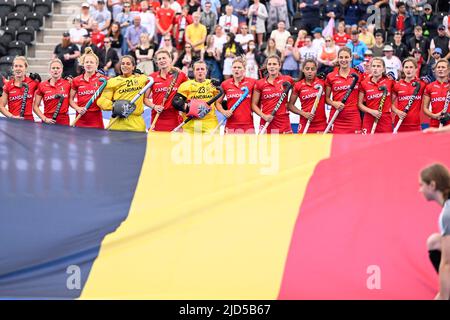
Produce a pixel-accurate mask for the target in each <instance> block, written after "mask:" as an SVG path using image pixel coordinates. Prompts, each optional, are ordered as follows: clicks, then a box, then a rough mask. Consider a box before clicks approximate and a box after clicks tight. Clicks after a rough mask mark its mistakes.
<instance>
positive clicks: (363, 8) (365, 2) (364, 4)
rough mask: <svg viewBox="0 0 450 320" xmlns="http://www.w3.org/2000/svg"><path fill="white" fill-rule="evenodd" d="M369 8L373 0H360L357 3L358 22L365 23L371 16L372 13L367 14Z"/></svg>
mask: <svg viewBox="0 0 450 320" xmlns="http://www.w3.org/2000/svg"><path fill="white" fill-rule="evenodd" d="M370 6H373V0H361V2H360V3H359V9H360V12H361V16H360V17H359V19H360V21H367V20H368V19H369V17H370V16H371V15H372V14H373V12H371V11H369V12H370V13H369V12H367V9H369V7H370Z"/></svg>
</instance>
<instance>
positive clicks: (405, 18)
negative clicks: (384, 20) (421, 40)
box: [390, 1, 414, 39]
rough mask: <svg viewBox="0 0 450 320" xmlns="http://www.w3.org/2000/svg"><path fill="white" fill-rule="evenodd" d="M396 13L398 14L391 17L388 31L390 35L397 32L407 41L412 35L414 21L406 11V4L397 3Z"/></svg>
mask: <svg viewBox="0 0 450 320" xmlns="http://www.w3.org/2000/svg"><path fill="white" fill-rule="evenodd" d="M397 11H398V13H394V14H393V15H392V16H391V23H390V31H391V33H395V32H397V31H399V32H401V33H402V35H403V36H404V37H405V38H406V39H407V38H409V37H411V36H412V34H413V29H414V19H413V18H412V17H411V15H410V14H409V12H407V11H406V4H405V3H404V2H402V1H400V2H397Z"/></svg>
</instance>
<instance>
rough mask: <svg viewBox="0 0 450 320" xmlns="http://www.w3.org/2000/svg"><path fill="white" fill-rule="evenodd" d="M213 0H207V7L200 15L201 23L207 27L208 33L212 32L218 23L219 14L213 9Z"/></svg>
mask: <svg viewBox="0 0 450 320" xmlns="http://www.w3.org/2000/svg"><path fill="white" fill-rule="evenodd" d="M211 8H212V3H211V1H209V0H208V1H206V2H205V8H204V9H203V11H202V14H201V16H200V23H201V24H202V25H204V26H205V27H206V31H207V32H208V34H212V33H213V31H214V27H215V26H216V23H217V15H216V14H215V13H214V11H212V10H211Z"/></svg>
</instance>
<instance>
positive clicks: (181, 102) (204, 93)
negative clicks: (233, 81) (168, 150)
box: [172, 61, 220, 133]
mask: <svg viewBox="0 0 450 320" xmlns="http://www.w3.org/2000/svg"><path fill="white" fill-rule="evenodd" d="M193 69H194V79H193V80H188V81H186V82H183V83H182V84H181V85H180V86H179V87H178V91H177V93H176V95H175V97H174V98H173V100H172V105H173V107H174V108H175V109H177V110H179V111H182V112H185V113H186V114H183V118H184V119H186V118H192V121H189V122H187V123H186V124H185V125H184V126H183V131H184V132H189V133H193V132H203V133H209V132H212V131H213V130H214V129H215V127H216V126H217V125H218V121H217V117H216V113H215V109H216V108H215V102H214V103H212V104H211V106H209V107H208V106H206V101H208V100H211V98H213V97H215V96H217V95H218V94H219V92H220V91H219V90H218V89H217V88H216V86H219V85H220V83H215V81H214V80H210V79H206V74H207V71H208V69H207V66H206V63H205V62H204V61H197V62H195V63H194V65H193Z"/></svg>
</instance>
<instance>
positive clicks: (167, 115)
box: [150, 71, 188, 131]
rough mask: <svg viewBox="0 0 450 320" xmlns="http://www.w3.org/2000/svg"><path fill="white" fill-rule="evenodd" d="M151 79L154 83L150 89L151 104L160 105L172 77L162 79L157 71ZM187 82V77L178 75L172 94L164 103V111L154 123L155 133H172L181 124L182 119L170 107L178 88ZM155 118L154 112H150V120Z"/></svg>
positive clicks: (176, 111)
mask: <svg viewBox="0 0 450 320" xmlns="http://www.w3.org/2000/svg"><path fill="white" fill-rule="evenodd" d="M151 77H152V78H153V79H154V81H155V82H154V83H153V86H152V87H151V89H150V91H151V97H152V100H153V103H154V104H156V105H162V103H163V100H164V95H165V94H166V92H167V89H168V88H169V86H170V83H171V82H172V80H173V77H174V75H173V74H168V75H167V78H163V77H161V73H160V72H159V71H157V72H153V73H152V74H151ZM187 80H188V77H187V76H186V74H185V73H184V72H179V73H178V78H177V81H176V82H175V85H174V86H173V89H172V92H171V93H170V94H169V96H168V97H167V99H166V102H165V103H164V111H163V112H161V113H160V115H159V118H158V121H157V122H156V125H155V131H172V130H173V129H175V128H176V127H177V126H178V125H179V124H180V123H181V121H182V118H181V116H180V114H179V112H178V110H176V109H175V108H174V107H173V106H172V99H173V97H174V96H175V94H176V93H177V91H178V87H179V86H180V85H181V84H182V83H183V82H185V81H187ZM155 116H156V111H154V110H152V119H154V118H155Z"/></svg>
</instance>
